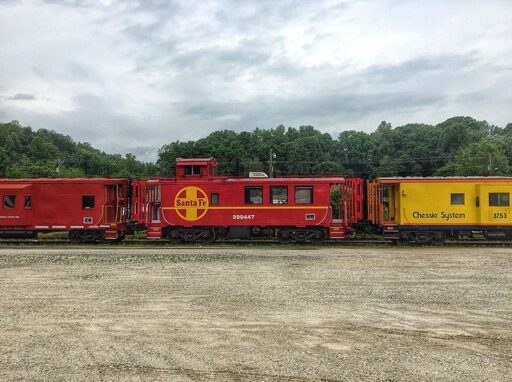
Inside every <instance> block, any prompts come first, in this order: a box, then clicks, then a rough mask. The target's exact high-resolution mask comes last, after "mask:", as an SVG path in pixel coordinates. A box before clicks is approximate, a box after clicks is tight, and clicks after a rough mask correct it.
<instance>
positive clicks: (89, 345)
mask: <svg viewBox="0 0 512 382" xmlns="http://www.w3.org/2000/svg"><path fill="white" fill-rule="evenodd" d="M0 309H1V310H0V380H2V381H10V380H31V381H110V380H118V381H155V380H156V381H510V380H512V249H507V248H487V249H484V248H474V249H473V248H471V249H468V248H392V247H384V248H370V249H366V248H333V247H325V248H319V249H316V248H311V247H307V246H306V247H303V248H301V247H297V248H286V247H279V246H272V247H252V248H245V247H235V248H221V247H215V248H207V249H203V248H194V247H190V248H185V249H180V248H172V247H165V248H156V249H150V248H126V247H113V248H108V247H107V248H104V247H93V248H71V247H67V248H66V247H63V248H40V247H36V248H27V247H25V248H4V249H0Z"/></svg>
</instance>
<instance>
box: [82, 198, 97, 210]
mask: <svg viewBox="0 0 512 382" xmlns="http://www.w3.org/2000/svg"><path fill="white" fill-rule="evenodd" d="M93 208H94V195H84V196H82V209H84V210H90V209H93Z"/></svg>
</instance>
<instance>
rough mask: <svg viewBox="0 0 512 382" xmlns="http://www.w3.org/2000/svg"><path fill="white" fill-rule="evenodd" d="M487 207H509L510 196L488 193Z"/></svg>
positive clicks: (500, 193)
mask: <svg viewBox="0 0 512 382" xmlns="http://www.w3.org/2000/svg"><path fill="white" fill-rule="evenodd" d="M489 206H495V207H499V206H510V194H509V193H508V192H489Z"/></svg>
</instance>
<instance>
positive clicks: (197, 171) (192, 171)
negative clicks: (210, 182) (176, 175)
mask: <svg viewBox="0 0 512 382" xmlns="http://www.w3.org/2000/svg"><path fill="white" fill-rule="evenodd" d="M185 175H201V166H185Z"/></svg>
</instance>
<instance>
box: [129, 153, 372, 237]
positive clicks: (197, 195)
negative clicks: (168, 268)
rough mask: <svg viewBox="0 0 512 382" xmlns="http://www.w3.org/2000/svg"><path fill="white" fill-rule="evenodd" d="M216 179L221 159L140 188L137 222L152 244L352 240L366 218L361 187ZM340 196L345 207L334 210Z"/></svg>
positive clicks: (179, 168) (183, 165)
mask: <svg viewBox="0 0 512 382" xmlns="http://www.w3.org/2000/svg"><path fill="white" fill-rule="evenodd" d="M216 172H217V162H216V161H215V159H213V158H207V159H180V158H178V159H177V162H176V177H175V178H155V179H151V180H147V181H135V182H134V183H133V196H132V219H133V220H135V221H136V222H137V223H138V224H140V225H143V226H144V227H146V228H147V230H148V238H150V239H160V238H163V237H167V238H169V240H171V241H177V242H178V241H191V242H193V241H203V242H208V241H214V240H215V239H217V238H252V237H277V238H278V239H279V240H281V241H298V242H304V241H322V240H323V239H324V238H326V237H330V238H344V237H345V233H346V232H347V231H348V230H351V227H352V225H353V224H355V223H357V222H358V221H360V220H362V217H363V216H362V214H363V212H362V198H363V196H362V185H363V182H362V180H361V179H345V178H342V177H309V178H300V177H280V178H267V177H266V176H264V177H258V176H256V177H249V178H231V177H225V176H217V173H216ZM256 175H257V174H256ZM335 189H338V190H339V193H340V201H339V205H338V206H336V207H337V208H334V209H333V208H332V206H331V193H332V192H333V191H334V190H335ZM333 210H337V211H338V216H334V213H333Z"/></svg>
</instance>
